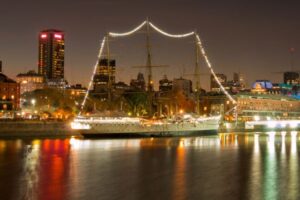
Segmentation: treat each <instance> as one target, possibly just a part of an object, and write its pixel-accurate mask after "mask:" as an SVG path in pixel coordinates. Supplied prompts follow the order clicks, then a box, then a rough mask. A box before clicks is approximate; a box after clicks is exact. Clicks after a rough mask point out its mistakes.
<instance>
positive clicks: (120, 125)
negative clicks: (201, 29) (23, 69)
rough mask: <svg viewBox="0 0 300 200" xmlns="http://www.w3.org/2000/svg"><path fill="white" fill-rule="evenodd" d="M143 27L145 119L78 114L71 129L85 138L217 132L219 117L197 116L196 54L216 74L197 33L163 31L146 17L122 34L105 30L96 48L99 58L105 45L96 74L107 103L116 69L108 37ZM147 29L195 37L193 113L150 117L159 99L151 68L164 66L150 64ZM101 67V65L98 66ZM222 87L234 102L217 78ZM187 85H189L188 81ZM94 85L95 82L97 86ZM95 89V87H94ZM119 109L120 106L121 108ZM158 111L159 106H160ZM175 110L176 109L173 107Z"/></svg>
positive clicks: (109, 100) (168, 34)
mask: <svg viewBox="0 0 300 200" xmlns="http://www.w3.org/2000/svg"><path fill="white" fill-rule="evenodd" d="M143 27H145V28H146V45H145V47H146V55H147V58H146V65H145V66H138V67H139V68H141V67H142V68H145V70H146V73H147V84H146V88H145V90H144V92H145V93H146V94H147V100H145V101H147V105H148V108H147V115H148V118H141V117H107V116H97V115H94V116H82V115H81V113H80V114H79V116H77V117H76V118H75V119H74V121H73V122H72V124H71V126H72V129H75V130H79V131H80V132H81V134H82V135H83V136H85V137H100V136H104V137H111V136H121V137H126V136H154V137H155V136H157V137H158V136H188V135H200V134H211V133H217V130H218V128H219V124H220V119H221V117H220V116H209V117H207V116H200V115H199V113H200V109H199V105H200V102H199V95H200V92H201V88H200V81H199V80H200V73H199V55H200V54H202V56H203V58H204V61H205V62H206V64H207V66H208V67H209V68H210V71H211V73H212V75H213V76H214V77H215V78H216V74H215V73H214V71H213V69H212V68H211V64H210V62H209V60H208V57H207V55H206V53H205V51H204V48H203V46H202V43H201V40H200V37H199V35H198V34H197V32H190V33H185V34H178V35H175V34H170V33H167V32H165V31H162V30H161V29H159V28H158V27H157V26H155V25H154V24H153V23H151V22H150V21H149V20H148V19H147V20H146V21H144V22H143V23H142V24H140V25H139V26H137V27H136V28H134V29H133V30H131V31H128V32H124V33H112V32H108V33H107V35H106V36H104V38H103V40H102V43H101V47H100V50H99V55H98V59H99V60H100V59H101V56H102V53H103V49H104V46H105V47H106V54H105V57H106V60H107V62H106V63H105V64H104V65H105V66H104V67H103V74H100V75H99V77H100V78H101V77H104V76H105V77H106V79H105V80H104V81H100V83H101V85H103V83H105V87H106V88H105V90H106V91H107V99H106V101H107V102H110V103H112V101H113V100H112V96H113V90H112V85H113V83H114V80H115V79H114V72H115V68H114V67H115V64H114V63H111V62H110V60H111V58H110V51H109V49H110V47H109V41H110V39H111V38H118V37H126V36H129V35H132V34H134V33H136V32H137V31H139V30H141V29H142V28H143ZM150 29H151V30H154V31H156V32H158V33H160V34H162V35H164V36H167V37H171V38H187V37H194V40H195V59H196V61H195V71H194V74H192V75H193V76H194V78H195V88H194V89H195V90H194V92H193V97H192V98H193V101H194V103H195V108H194V110H193V111H192V112H194V113H195V114H183V113H180V114H178V113H177V111H176V112H175V113H173V112H171V113H169V114H167V115H163V114H162V113H161V112H158V115H157V116H167V117H165V118H159V117H158V118H155V119H154V118H153V116H154V114H155V112H154V110H153V108H154V107H155V106H154V104H155V102H156V104H157V102H159V100H158V98H157V95H156V94H157V93H156V92H155V91H154V85H153V83H154V81H153V77H152V75H153V74H152V70H153V67H155V68H156V67H163V66H154V65H153V64H152V56H151V55H152V54H151V48H150V47H151V45H150ZM99 69H101V68H99ZM97 70H98V68H97V64H96V65H95V67H94V74H93V76H92V79H91V82H90V84H89V87H88V91H87V93H86V95H85V98H84V100H83V103H82V104H81V110H83V107H84V105H85V102H86V99H87V97H88V94H89V91H91V85H92V82H93V81H94V80H95V77H96V79H97V76H95V75H97V74H96V73H97ZM217 83H218V84H219V86H220V88H221V90H222V91H223V92H224V93H225V94H226V96H227V97H229V99H230V100H231V101H233V102H234V99H232V97H231V96H230V95H229V94H228V93H227V92H226V90H225V89H224V87H223V86H222V85H221V83H220V82H219V81H217ZM188 85H189V84H188ZM96 86H97V85H96ZM186 87H188V86H186V85H184V86H182V87H180V88H181V89H182V90H185V88H186ZM94 90H95V89H94ZM191 90H192V86H191V84H190V89H189V91H191ZM184 98H185V99H186V98H190V97H188V95H186V96H184ZM175 99H176V97H174V95H173V96H172V97H170V102H173V101H174V100H175ZM121 110H122V109H121ZM160 110H161V108H160ZM175 110H178V109H175Z"/></svg>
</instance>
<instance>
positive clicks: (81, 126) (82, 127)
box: [71, 122, 91, 130]
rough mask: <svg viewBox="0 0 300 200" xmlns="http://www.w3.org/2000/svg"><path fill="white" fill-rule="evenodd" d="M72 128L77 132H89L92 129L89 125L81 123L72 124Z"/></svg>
mask: <svg viewBox="0 0 300 200" xmlns="http://www.w3.org/2000/svg"><path fill="white" fill-rule="evenodd" d="M71 128H72V129H75V130H88V129H91V126H90V125H89V124H83V123H79V122H71Z"/></svg>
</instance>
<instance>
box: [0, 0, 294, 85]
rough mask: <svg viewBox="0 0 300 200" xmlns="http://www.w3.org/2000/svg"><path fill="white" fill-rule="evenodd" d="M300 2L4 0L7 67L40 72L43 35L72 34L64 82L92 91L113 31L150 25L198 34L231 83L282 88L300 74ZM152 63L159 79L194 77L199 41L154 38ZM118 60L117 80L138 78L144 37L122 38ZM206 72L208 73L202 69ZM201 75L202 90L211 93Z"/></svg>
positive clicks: (1, 20) (1, 45)
mask: <svg viewBox="0 0 300 200" xmlns="http://www.w3.org/2000/svg"><path fill="white" fill-rule="evenodd" d="M299 11H300V2H299V1H298V2H297V1H288V0H285V1H283V0H282V1H276V0H273V1H269V0H252V1H243V0H236V1H233V0H209V1H208V0H206V1H204V0H172V1H170V0H151V1H150V0H148V1H143V0H133V1H130V0H126V1H125V0H123V1H121V0H51V1H43V0H39V1H34V0H26V1H17V0H0V60H2V61H3V65H4V66H3V68H4V69H3V71H4V73H5V74H7V75H9V76H10V77H11V78H15V76H16V74H18V73H20V72H26V71H28V70H30V69H35V70H36V71H37V59H38V33H39V31H41V30H43V29H48V28H55V29H61V30H63V31H65V40H66V41H65V49H66V51H65V59H66V60H65V76H66V79H67V80H68V81H69V82H70V83H72V84H74V83H78V82H79V83H83V84H84V85H86V84H87V82H88V80H89V78H90V75H91V72H92V70H93V66H94V63H95V61H96V58H97V53H98V49H99V46H100V40H101V39H102V37H103V36H104V34H105V33H106V32H107V31H114V32H124V31H128V30H130V29H132V28H133V27H135V26H137V25H138V24H140V23H141V22H142V21H144V20H145V19H146V17H149V18H150V21H152V22H153V23H154V24H156V25H157V26H159V27H161V28H162V29H164V30H166V31H168V32H171V33H182V32H189V31H193V30H197V31H198V33H199V34H200V37H201V39H202V42H203V44H204V46H205V48H206V51H207V53H208V56H209V58H210V60H211V62H212V64H213V68H214V69H215V70H216V72H218V73H225V74H226V75H227V76H228V78H229V79H232V73H233V72H241V73H244V74H245V76H246V80H247V82H248V84H250V83H252V82H253V81H254V80H255V79H271V80H272V81H273V82H279V81H282V74H280V73H275V72H280V71H284V70H290V68H291V67H290V53H289V48H290V47H294V48H295V49H296V51H295V53H294V70H300V67H299V65H300V58H299V55H300V14H299ZM151 40H152V51H153V52H152V53H153V63H154V64H163V65H168V66H169V67H168V68H161V69H157V70H155V73H154V79H155V80H158V79H160V78H162V75H163V74H167V75H168V77H169V78H173V77H174V76H175V77H179V76H185V77H186V78H192V77H188V76H186V74H191V73H192V72H193V63H194V62H195V61H194V46H193V45H194V44H193V40H192V38H190V39H183V40H175V39H168V38H165V37H164V36H160V35H158V34H156V33H154V32H153V33H151ZM111 46H112V47H111V53H112V54H113V57H114V58H116V59H117V65H118V67H119V68H120V70H118V71H117V73H118V74H117V80H120V81H126V82H127V81H128V80H129V79H130V78H135V77H136V74H137V72H138V71H141V72H144V70H143V69H134V68H132V67H131V66H134V65H142V64H144V63H145V62H146V52H145V35H144V34H137V35H136V36H133V37H130V38H122V39H115V40H114V41H112V42H111ZM201 70H202V72H203V73H207V72H208V71H207V67H206V66H205V65H204V64H202V66H201ZM208 78H209V76H207V75H204V76H202V83H201V85H202V87H204V88H207V87H208V86H209V81H208Z"/></svg>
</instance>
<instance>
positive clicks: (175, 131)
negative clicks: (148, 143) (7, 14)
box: [72, 116, 220, 137]
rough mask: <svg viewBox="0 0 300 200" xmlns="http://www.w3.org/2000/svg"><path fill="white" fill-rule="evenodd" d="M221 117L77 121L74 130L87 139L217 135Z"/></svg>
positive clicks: (89, 119) (90, 119) (74, 123)
mask: <svg viewBox="0 0 300 200" xmlns="http://www.w3.org/2000/svg"><path fill="white" fill-rule="evenodd" d="M219 121H220V117H219V116H218V117H206V118H198V119H197V120H193V121H185V120H182V121H180V122H178V121H176V122H174V121H173V122H170V121H168V122H167V121H154V122H153V121H140V119H138V118H122V119H112V118H105V119H103V118H101V119H99V118H83V119H75V120H74V122H73V123H72V128H73V129H78V130H80V132H81V134H82V135H83V136H85V137H134V136H136V137H143V136H144V137H147V136H150V137H161V136H190V135H202V134H211V133H217V130H218V128H219Z"/></svg>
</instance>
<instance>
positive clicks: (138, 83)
mask: <svg viewBox="0 0 300 200" xmlns="http://www.w3.org/2000/svg"><path fill="white" fill-rule="evenodd" d="M130 87H131V88H132V89H133V90H141V91H145V90H146V82H145V78H144V74H142V73H140V72H139V73H138V75H137V79H131V81H130Z"/></svg>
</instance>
